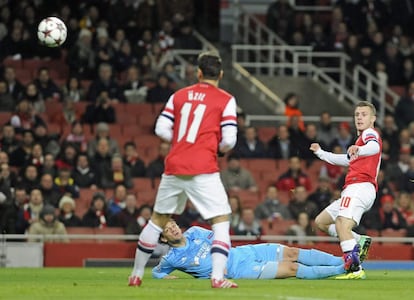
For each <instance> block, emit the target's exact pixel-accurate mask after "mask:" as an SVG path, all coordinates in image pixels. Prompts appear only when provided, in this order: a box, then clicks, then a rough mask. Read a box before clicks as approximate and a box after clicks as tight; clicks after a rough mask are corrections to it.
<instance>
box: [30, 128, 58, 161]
mask: <svg viewBox="0 0 414 300" xmlns="http://www.w3.org/2000/svg"><path fill="white" fill-rule="evenodd" d="M33 133H34V139H35V142H36V143H39V144H40V145H41V146H42V148H43V152H44V153H45V152H48V153H52V154H53V155H57V154H58V153H59V151H60V144H59V141H58V140H59V138H60V135H59V134H58V133H52V134H49V132H48V128H47V126H46V125H45V124H37V125H36V126H35V128H34V132H33Z"/></svg>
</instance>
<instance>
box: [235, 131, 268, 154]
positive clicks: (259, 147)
mask: <svg viewBox="0 0 414 300" xmlns="http://www.w3.org/2000/svg"><path fill="white" fill-rule="evenodd" d="M234 152H235V153H236V154H237V155H238V156H239V157H240V158H264V157H266V154H267V153H266V148H265V145H264V143H263V142H262V141H261V140H260V139H259V137H258V136H257V130H256V128H255V127H253V126H249V127H247V128H246V130H245V132H244V137H243V138H242V139H241V140H238V141H237V144H236V146H235V147H234Z"/></svg>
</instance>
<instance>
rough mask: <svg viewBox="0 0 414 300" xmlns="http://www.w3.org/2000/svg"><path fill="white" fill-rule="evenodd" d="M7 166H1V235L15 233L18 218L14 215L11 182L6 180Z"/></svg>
mask: <svg viewBox="0 0 414 300" xmlns="http://www.w3.org/2000/svg"><path fill="white" fill-rule="evenodd" d="M5 166H6V167H8V166H7V164H0V168H1V169H0V233H1V234H4V233H6V234H7V233H8V234H14V233H15V229H14V227H15V224H16V217H15V214H14V213H13V210H12V208H13V199H12V193H11V186H10V182H9V181H8V180H7V178H4V175H6V174H5V171H4V170H5V169H4V167H5Z"/></svg>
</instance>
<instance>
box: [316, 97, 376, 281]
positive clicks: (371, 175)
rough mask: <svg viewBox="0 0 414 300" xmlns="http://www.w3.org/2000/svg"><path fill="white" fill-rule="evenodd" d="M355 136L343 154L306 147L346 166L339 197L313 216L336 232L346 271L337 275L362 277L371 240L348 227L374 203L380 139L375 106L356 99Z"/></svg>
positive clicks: (324, 158) (327, 159)
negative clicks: (356, 134)
mask: <svg viewBox="0 0 414 300" xmlns="http://www.w3.org/2000/svg"><path fill="white" fill-rule="evenodd" d="M354 118H355V127H356V129H357V133H358V139H357V141H356V142H355V145H352V146H350V147H349V148H348V151H347V154H334V153H331V152H327V151H324V150H322V149H321V147H320V146H319V144H317V143H314V144H312V145H311V146H310V149H311V150H312V151H313V152H314V153H315V154H316V155H317V156H318V157H319V158H320V159H322V160H324V161H326V162H328V163H331V164H334V165H341V166H348V167H349V169H348V173H347V175H346V178H345V185H344V188H343V190H342V193H341V198H340V199H338V200H336V201H334V202H332V203H331V204H330V205H329V206H328V207H326V208H325V209H324V210H323V211H322V212H321V213H320V214H319V215H318V216H317V217H316V219H315V222H316V224H317V225H318V227H319V228H320V229H321V230H323V231H325V232H327V233H329V234H330V235H331V236H338V237H339V240H340V242H341V248H342V251H343V252H344V260H345V267H346V269H347V271H348V274H346V275H343V276H340V277H338V279H363V278H365V271H364V270H363V269H362V267H361V261H362V260H364V259H365V258H366V256H367V253H368V248H369V246H370V244H371V238H369V237H367V236H361V235H359V234H357V233H356V232H354V231H352V228H353V227H355V226H356V225H358V224H359V221H360V220H361V217H362V214H363V213H365V212H366V211H368V210H369V209H370V208H371V207H372V205H373V204H374V201H375V198H376V191H377V175H378V171H379V167H380V163H381V152H382V140H381V137H380V136H379V134H378V132H377V131H376V130H375V129H374V122H375V120H376V110H375V107H374V106H373V105H372V104H371V103H369V102H366V101H362V102H359V103H358V104H357V105H356V107H355V112H354Z"/></svg>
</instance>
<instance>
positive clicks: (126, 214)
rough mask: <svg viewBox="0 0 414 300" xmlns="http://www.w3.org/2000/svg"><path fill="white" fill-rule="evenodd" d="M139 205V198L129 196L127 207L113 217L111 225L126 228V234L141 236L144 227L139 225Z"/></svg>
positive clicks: (126, 200)
mask: <svg viewBox="0 0 414 300" xmlns="http://www.w3.org/2000/svg"><path fill="white" fill-rule="evenodd" d="M137 204H138V202H137V197H136V196H135V195H134V194H127V195H126V197H125V207H124V208H123V209H122V210H121V211H120V212H118V213H117V214H116V215H114V216H112V217H111V222H110V223H111V224H112V225H113V226H116V227H122V228H124V230H125V233H126V234H140V233H141V231H142V227H141V225H139V224H138V217H139V209H138V208H137Z"/></svg>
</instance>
